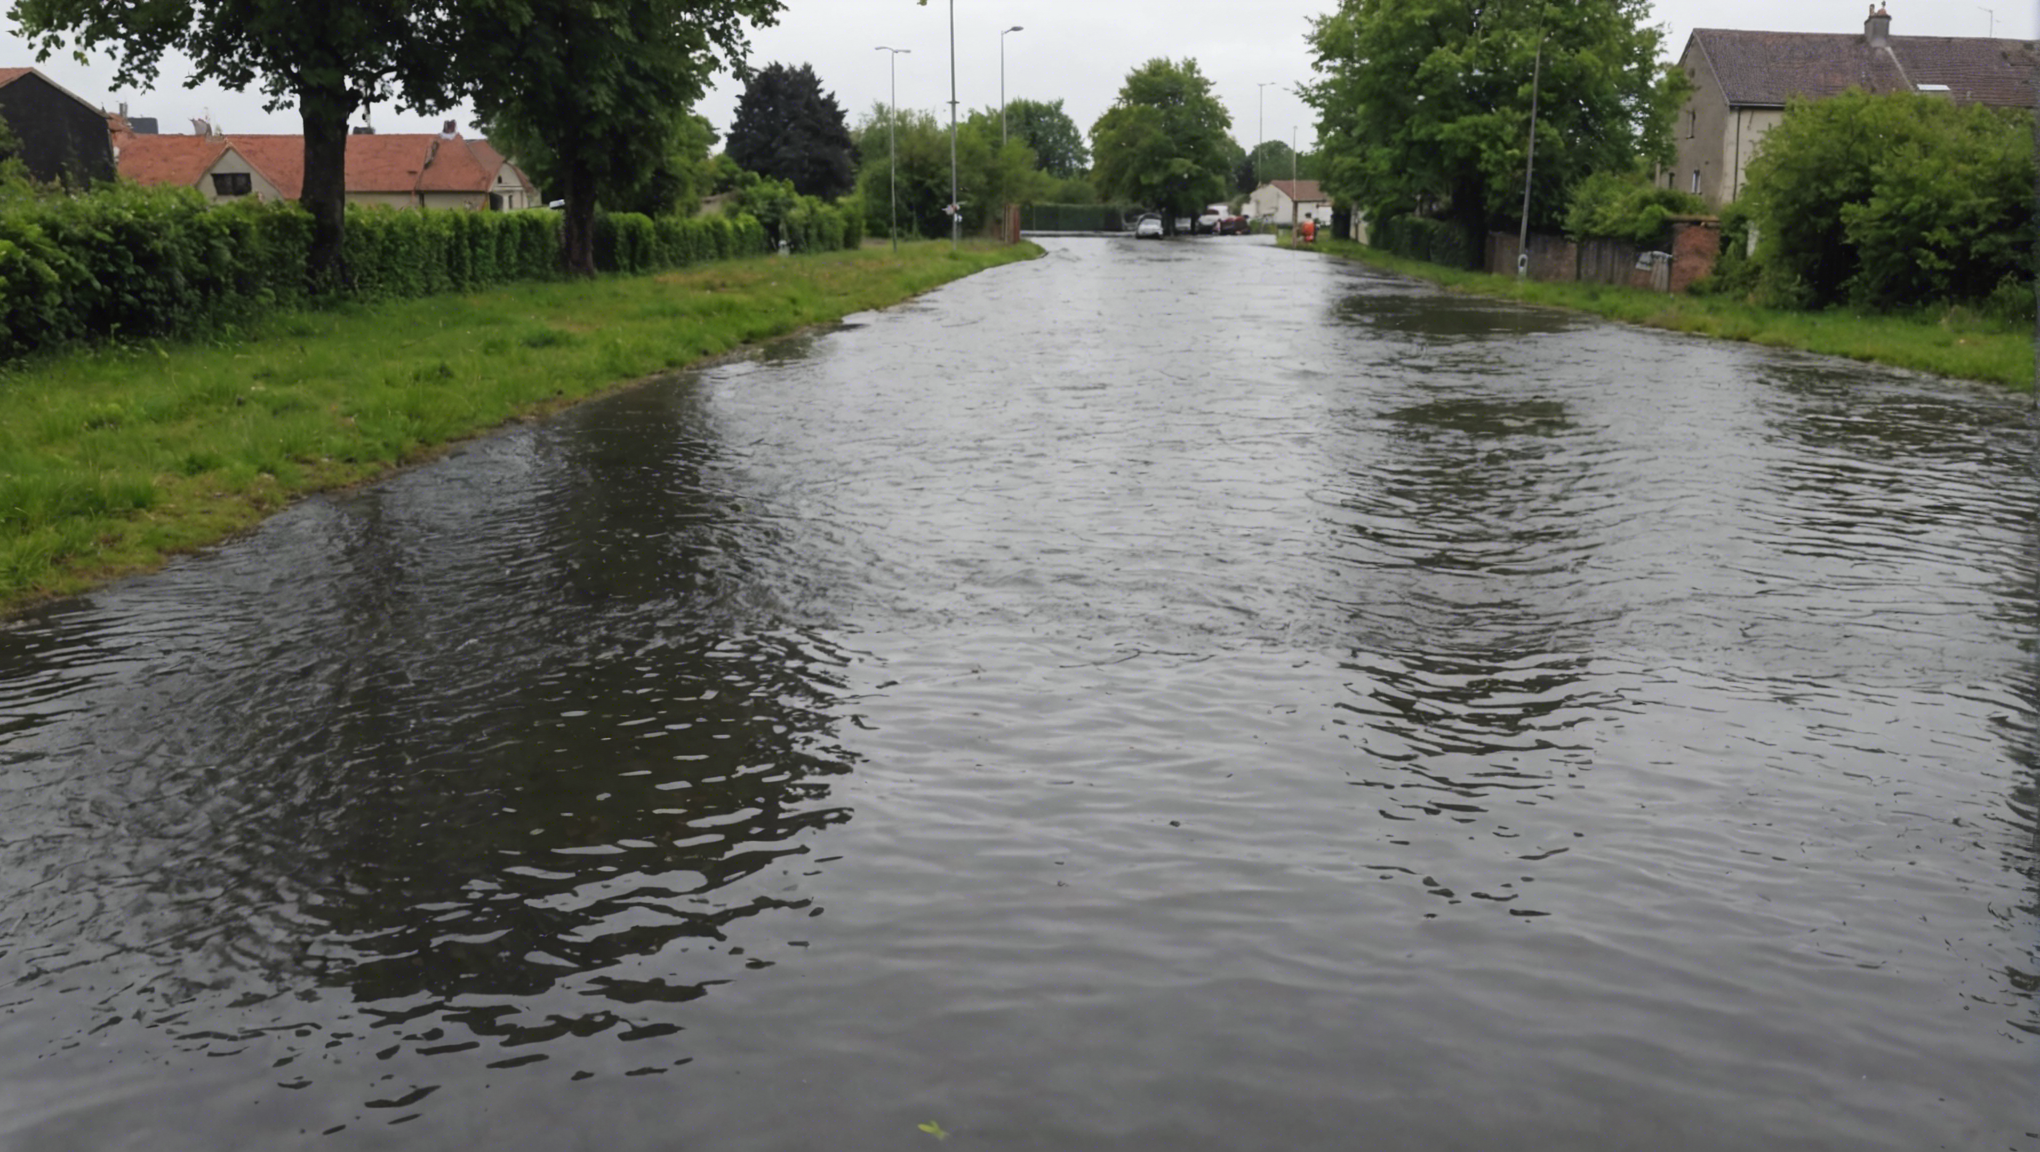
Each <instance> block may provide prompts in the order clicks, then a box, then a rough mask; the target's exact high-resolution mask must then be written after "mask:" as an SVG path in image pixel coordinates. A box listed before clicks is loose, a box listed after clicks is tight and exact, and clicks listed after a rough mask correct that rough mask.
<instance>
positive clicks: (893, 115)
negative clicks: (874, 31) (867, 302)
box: [877, 44, 914, 252]
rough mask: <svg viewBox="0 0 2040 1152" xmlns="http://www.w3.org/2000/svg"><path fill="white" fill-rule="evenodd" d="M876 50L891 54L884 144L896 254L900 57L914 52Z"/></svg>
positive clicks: (898, 188)
mask: <svg viewBox="0 0 2040 1152" xmlns="http://www.w3.org/2000/svg"><path fill="white" fill-rule="evenodd" d="M877 50H878V51H880V52H890V53H892V56H891V57H889V58H888V63H890V64H891V65H892V111H891V112H889V113H887V115H886V121H885V142H886V147H887V148H888V149H889V150H890V151H891V152H892V166H891V177H892V250H893V251H895V252H897V251H899V250H900V138H899V130H900V57H901V56H902V55H906V56H911V55H913V53H914V50H913V49H912V48H888V47H886V46H885V45H883V44H880V45H879V46H878V49H877Z"/></svg>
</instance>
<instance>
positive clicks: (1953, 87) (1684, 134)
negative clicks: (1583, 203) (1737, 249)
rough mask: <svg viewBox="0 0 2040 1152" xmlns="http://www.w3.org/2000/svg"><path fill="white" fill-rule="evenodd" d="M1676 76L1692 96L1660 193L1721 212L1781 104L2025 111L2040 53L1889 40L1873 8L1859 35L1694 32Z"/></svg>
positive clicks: (2026, 47)
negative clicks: (1865, 97)
mask: <svg viewBox="0 0 2040 1152" xmlns="http://www.w3.org/2000/svg"><path fill="white" fill-rule="evenodd" d="M1679 67H1680V68H1682V69H1684V70H1685V73H1686V75H1687V76H1688V77H1689V78H1690V79H1691V80H1692V81H1693V94H1692V95H1691V96H1689V97H1687V99H1686V105H1685V107H1684V108H1683V109H1681V110H1680V112H1679V121H1678V125H1677V136H1678V146H1679V158H1678V162H1677V165H1676V166H1675V167H1674V168H1673V169H1672V171H1670V172H1668V173H1665V174H1664V177H1663V179H1664V183H1665V186H1666V187H1668V188H1677V189H1679V190H1681V191H1685V192H1694V193H1698V194H1699V196H1700V198H1701V199H1702V200H1705V201H1706V202H1707V205H1708V206H1709V207H1710V208H1719V207H1721V206H1722V205H1724V204H1727V203H1728V202H1730V201H1732V200H1734V199H1735V198H1736V197H1737V196H1740V195H1741V194H1742V189H1743V184H1744V183H1745V180H1744V175H1743V174H1744V170H1745V169H1746V168H1747V167H1748V165H1749V161H1750V157H1752V156H1754V155H1756V151H1757V145H1758V143H1759V142H1761V141H1762V140H1763V138H1764V134H1765V133H1767V132H1769V131H1770V130H1771V129H1772V128H1775V127H1777V125H1778V122H1779V121H1781V120H1783V119H1784V118H1785V105H1786V103H1787V102H1788V101H1791V100H1794V99H1804V100H1822V99H1826V98H1828V97H1832V96H1839V95H1841V94H1842V93H1844V92H1847V91H1848V90H1850V89H1851V88H1860V89H1862V90H1864V91H1865V92H1870V93H1876V94H1882V93H1890V92H1920V93H1924V94H1928V95H1932V96H1937V97H1941V98H1944V99H1948V100H1952V101H1954V102H1955V103H1958V104H1983V105H1987V106H1989V107H1993V108H2032V107H2033V106H2034V91H2033V85H2034V78H2035V76H2036V75H2040V71H2036V69H2040V52H2036V46H2035V45H2033V44H2030V43H2028V42H2026V41H2023V40H1995V39H1987V38H1982V37H1953V36H1893V35H1892V34H1891V14H1890V12H1889V11H1887V10H1886V9H1885V8H1883V7H1873V8H1872V9H1871V10H1870V15H1869V18H1868V19H1866V20H1864V21H1863V31H1862V33H1861V34H1860V35H1859V34H1855V33H1826V32H1743V31H1734V30H1730V29H1723V28H1697V29H1694V31H1693V34H1692V36H1690V37H1689V38H1688V39H1687V41H1686V50H1685V52H1684V53H1683V54H1682V55H1681V56H1680V57H1679Z"/></svg>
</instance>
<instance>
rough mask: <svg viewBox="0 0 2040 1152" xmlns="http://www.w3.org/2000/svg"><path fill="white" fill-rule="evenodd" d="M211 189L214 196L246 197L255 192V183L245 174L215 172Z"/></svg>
mask: <svg viewBox="0 0 2040 1152" xmlns="http://www.w3.org/2000/svg"><path fill="white" fill-rule="evenodd" d="M212 188H213V195H215V196H246V195H247V194H248V193H250V192H253V191H254V190H255V181H254V178H253V177H251V176H249V175H248V173H246V172H215V173H213V178H212Z"/></svg>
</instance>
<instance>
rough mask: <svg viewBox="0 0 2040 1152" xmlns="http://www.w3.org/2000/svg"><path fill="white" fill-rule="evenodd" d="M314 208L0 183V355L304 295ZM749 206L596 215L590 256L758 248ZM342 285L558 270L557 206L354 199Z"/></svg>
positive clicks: (822, 222)
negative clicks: (711, 211) (58, 192)
mask: <svg viewBox="0 0 2040 1152" xmlns="http://www.w3.org/2000/svg"><path fill="white" fill-rule="evenodd" d="M802 212H803V215H802V220H801V223H800V225H799V227H798V229H797V231H796V234H797V236H798V239H797V240H796V242H795V245H794V250H795V251H819V250H824V249H829V248H849V247H856V246H858V245H859V244H861V243H862V242H863V226H862V216H861V214H860V213H857V212H854V211H853V212H846V211H844V210H842V209H839V208H837V207H835V206H833V205H821V204H813V205H805V206H803V209H802ZM311 239H312V220H311V216H310V215H309V214H307V213H306V212H305V211H304V210H303V209H301V208H299V207H298V206H296V205H295V204H275V203H269V204H263V203H257V202H254V201H252V200H244V201H236V202H233V203H229V204H224V205H218V206H214V205H210V204H208V203H207V202H206V200H205V198H204V197H202V196H200V195H199V194H198V192H197V191H196V190H194V189H190V188H145V187H141V186H138V185H134V184H114V185H108V186H105V187H102V188H100V189H97V190H95V191H93V192H92V193H91V194H89V195H83V196H50V195H39V194H35V193H34V192H32V191H28V190H22V189H13V190H9V189H4V188H0V361H4V360H11V359H15V358H18V357H20V356H24V355H27V354H28V353H31V352H34V351H37V350H38V349H43V348H55V347H62V346H64V345H68V344H77V343H84V342H88V341H97V340H106V339H115V340H121V339H151V338H164V337H170V338H174V337H189V336H194V335H199V334H202V333H205V332H207V331H213V330H216V329H218V328H219V327H221V326H222V325H231V324H235V323H240V322H244V321H246V320H249V319H253V318H255V317H257V316H262V315H267V314H270V313H273V312H275V311H276V310H277V309H279V308H295V307H302V306H304V305H305V304H307V303H310V302H311V301H310V300H309V299H308V297H307V293H306V289H305V272H304V270H305V262H306V258H307V254H308V253H309V251H310V248H311ZM766 250H767V249H766V238H765V229H764V228H763V226H762V225H760V224H759V222H758V221H757V220H755V219H753V218H752V217H750V216H738V217H734V218H724V217H702V218H697V219H684V218H680V217H666V218H661V219H657V220H654V219H652V218H650V217H647V216H637V215H629V214H621V213H619V214H612V215H601V216H598V217H597V219H596V266H597V267H598V268H599V269H601V270H602V271H605V272H623V273H637V272H655V271H661V270H664V269H669V268H682V267H686V266H688V265H691V264H702V263H707V262H710V261H715V260H729V259H735V258H737V257H748V256H754V255H758V254H760V253H763V252H765V251H766ZM343 255H344V258H345V260H346V262H347V268H348V273H349V276H350V281H351V282H350V284H349V286H348V287H347V288H346V289H345V290H344V291H342V292H340V293H338V296H339V297H341V298H346V299H357V300H398V299H406V298H412V297H419V296H429V295H433V294H436V293H441V292H467V291H473V290H475V289H478V288H485V287H488V286H490V285H494V284H506V283H511V282H514V281H519V280H544V279H551V278H553V277H555V276H557V275H558V274H559V263H560V215H559V213H557V212H552V211H548V210H545V209H532V210H529V211H523V212H465V211H416V210H408V209H407V210H398V209H394V208H363V207H350V208H349V209H348V211H347V235H346V241H345V247H344V250H343Z"/></svg>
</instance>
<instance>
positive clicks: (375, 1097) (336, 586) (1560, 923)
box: [0, 239, 2040, 1152]
mask: <svg viewBox="0 0 2040 1152" xmlns="http://www.w3.org/2000/svg"><path fill="white" fill-rule="evenodd" d="M1047 246H1048V247H1049V248H1050V252H1049V255H1048V256H1047V257H1046V258H1044V259H1041V260H1037V261H1034V262H1032V263H1029V264H1025V265H1019V266H1011V267H1007V268H1003V269H999V270H996V271H993V272H988V273H984V274H981V275H979V276H977V277H974V278H972V279H970V280H968V281H964V282H961V283H958V284H955V285H952V286H950V287H948V288H945V289H943V290H940V291H938V292H936V293H934V294H933V295H931V296H929V297H926V298H924V299H923V300H921V301H918V302H916V303H914V304H911V305H908V306H905V307H902V308H899V309H896V310H893V311H889V312H886V313H883V314H878V315H872V316H866V317H861V318H857V322H855V323H852V324H850V325H848V326H846V327H845V328H843V329H842V330H839V331H834V332H830V333H827V334H822V335H818V336H814V337H810V338H806V339H802V340H796V341H792V342H788V343H784V344H780V345H777V346H775V347H773V348H772V349H770V350H769V351H767V352H765V353H763V354H761V355H759V356H758V357H756V358H755V359H753V360H750V361H746V362H742V363H735V364H729V365H724V366H720V367H716V368H713V369H709V370H706V371H704V372H701V373H698V374H686V375H681V376H678V377H675V378H673V379H671V380H666V381H661V382H657V383H654V384H652V385H650V386H647V387H644V388H641V389H638V390H635V391H632V392H630V393H628V394H625V395H620V396H617V397H615V398H612V399H610V400H606V401H603V402H599V403H595V404H591V405H588V406H585V407H583V408H580V409H577V410H575V411H573V412H571V413H568V414H567V415H565V416H563V417H561V418H560V419H558V420H556V421H553V422H551V423H548V424H545V425H543V426H539V427H533V428H527V429H522V430H518V431H515V432H512V433H510V434H507V435H504V436H501V437H498V438H494V439H491V440H488V441H485V442H480V443H477V444H475V445H472V446H470V447H469V448H467V449H465V450H464V451H462V452H461V453H460V454H458V455H457V456H455V457H454V458H451V459H448V460H446V461H444V462H442V463H440V464H437V465H435V466H433V467H430V468H427V469H423V470H420V471H417V472H414V473H410V474H407V475H404V476H402V477H399V478H397V479H395V480H393V481H391V482H389V483H387V484H384V485H381V486H378V487H375V488H371V489H366V490H363V491H359V492H354V493H349V494H344V495H340V496H336V497H333V498H331V499H325V500H319V501H314V502H311V503H308V504H305V505H303V506H301V507H299V508H297V509H295V510H293V511H291V512H289V513H288V514H286V515H284V516H281V517H279V518H277V519H276V520H275V521H273V522H272V523H270V524H269V525H268V526H266V527H265V528H264V529H263V530H262V531H260V532H259V533H256V534H254V535H253V536H251V537H249V538H247V539H245V540H242V541H240V542H237V543H235V544H233V545H231V546H229V547H226V548H223V549H221V550H220V551H218V552H216V553H213V554H209V555H206V556H204V557H199V558H195V559H192V560H190V561H187V562H183V563H180V564H178V565H176V566H175V567H174V568H173V569H171V570H170V571H168V572H165V573H163V574H161V575H159V576H155V577H151V578H148V579H144V580H138V581H133V582H130V583H127V584H124V585H121V586H118V587H115V588H112V589H109V590H107V591H105V592H104V593H102V594H99V595H96V596H93V597H90V598H88V599H84V600H80V601H75V602H69V603H65V604H61V605H57V606H54V607H52V608H50V609H49V610H46V611H44V612H41V613H39V614H37V615H35V616H33V617H31V618H29V619H26V620H24V621H22V622H20V623H19V624H18V625H15V626H9V627H5V628H0V801H4V804H5V809H4V810H5V812H6V817H5V820H4V823H0V1148H4V1149H6V1150H8V1152H17V1150H20V1152H30V1150H32V1152H46V1150H71V1149H78V1150H81V1152H82V1150H93V1152H107V1150H116V1149H148V1150H150V1152H175V1150H182V1149H192V1150H199V1149H205V1150H215V1149H224V1148H251V1149H253V1148H262V1149H275V1148H292V1147H307V1148H321V1149H326V1148H331V1149H357V1148H359V1149H413V1148H416V1149H443V1148H454V1147H468V1146H483V1147H488V1148H491V1149H498V1150H517V1152H521V1150H526V1149H530V1150H541V1149H542V1150H547V1152H563V1150H575V1149H591V1150H593V1149H603V1150H610V1149H617V1150H636V1149H714V1150H717V1152H728V1150H754V1149H755V1150H758V1152H767V1150H772V1152H783V1150H786V1149H822V1148H840V1149H883V1148H916V1147H927V1148H932V1147H934V1146H936V1144H937V1143H938V1139H939V1138H938V1136H937V1135H936V1134H935V1132H934V1129H935V1128H936V1127H938V1126H939V1129H940V1130H941V1131H942V1132H944V1133H946V1134H947V1139H946V1143H947V1144H948V1145H949V1146H951V1147H956V1148H986V1149H1042V1150H1051V1149H1055V1150H1062V1149H1085V1150H1093V1149H1139V1150H1153V1152H1181V1150H1185V1149H1213V1150H1218V1149H1228V1150H1229V1149H1242V1148H1270V1149H1273V1148H1283V1149H1332V1148H1341V1149H1343V1148H1364V1149H1369V1150H1405V1149H1407V1150H1410V1152H1437V1150H1444V1149H1483V1150H1485V1149H1495V1148H1524V1149H1556V1148H1566V1149H1608V1150H1614V1149H1639V1148H1650V1149H1657V1150H1674V1149H1696V1150H1697V1149H1752V1148H1760V1149H1764V1150H1766V1152H1780V1150H1785V1149H1839V1148H1848V1149H1856V1150H1860V1149H1890V1150H1905V1152H1916V1150H1919V1149H1930V1148H1949V1149H1965V1150H1968V1149H1999V1148H2013V1149H2024V1148H2035V1147H2040V1136H2036V1135H2035V1133H2036V1132H2040V1093H2036V1090H2035V1084H2036V1082H2040V1060H2036V1054H2040V727H2036V699H2040V676H2036V671H2040V653H2036V648H2035V640H2036V636H2040V627H2036V625H2040V619H2036V618H2040V592H2036V587H2040V583H2036V576H2040V543H2036V534H2035V527H2034V523H2035V522H2034V509H2035V507H2036V505H2040V482H2036V477H2035V473H2034V461H2033V452H2034V442H2035V441H2034V436H2035V433H2034V430H2033V428H2032V427H2031V426H2030V425H2029V424H2028V422H2027V415H2026V411H2025V403H2026V402H2025V401H2024V400H2023V399H2019V398H2006V397H2003V396H2000V395H1998V394H1996V393H1994V392H1992V391H1989V390H1983V389H1976V388H1971V387H1969V386H1966V385H1962V384H1957V383H1951V382H1948V381H1942V380H1935V379H1930V378H1925V377H1917V376H1910V375H1906V374H1901V373H1894V372H1888V371H1884V370H1881V369H1874V368H1867V367H1862V366H1857V365H1852V364H1847V363H1842V362H1838V361H1833V360H1824V359H1819V358H1814V357H1808V356H1802V355H1797V354H1791V353H1780V352H1770V351H1765V350H1760V349H1752V348H1744V347H1736V346H1725V345H1717V344H1710V343H1706V342H1703V341H1699V340H1694V339H1688V338H1681V337H1676V336H1670V335H1665V334H1661V333H1654V332H1648V331H1642V330H1636V329H1629V328H1622V327H1616V326H1612V325H1607V324H1602V323H1599V322H1596V321H1592V320H1587V319H1583V318H1579V317H1574V316H1570V315H1565V314H1559V313H1553V312H1545V311H1537V310H1530V309H1524V308H1518V307H1514V306H1508V305H1503V304H1498V303H1493V302H1486V301H1480V300H1472V299H1463V298H1455V297H1450V296H1445V295H1441V294H1439V293H1436V292H1434V291H1432V290H1430V289H1428V288H1423V287H1419V286H1415V285H1412V284H1409V283H1407V282H1402V281H1397V280H1393V279H1390V278H1386V277H1381V276H1377V275H1374V274H1371V273H1369V272H1366V271H1362V270H1358V269H1354V268H1351V267H1345V266H1340V265H1337V264H1334V263H1331V262H1328V261H1323V260H1319V259H1316V258H1312V257H1307V256H1299V255H1295V254H1290V253H1285V252H1280V251H1277V250H1274V249H1272V248H1269V247H1266V246H1263V245H1260V244H1257V243H1253V242H1249V241H1246V240H1238V241H1235V240H1232V239H1217V240H1203V241H1182V242H1170V243H1162V244H1141V243H1137V242H1133V241H1127V240H1055V241H1049V242H1047ZM924 1125H925V1126H927V1127H923V1126H924Z"/></svg>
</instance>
